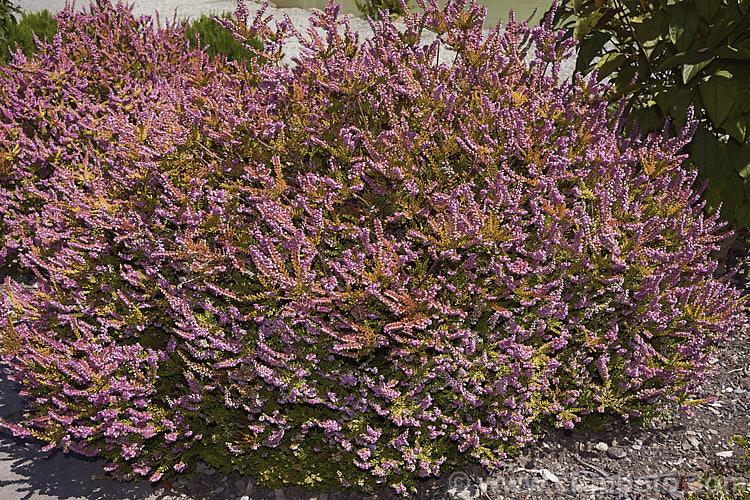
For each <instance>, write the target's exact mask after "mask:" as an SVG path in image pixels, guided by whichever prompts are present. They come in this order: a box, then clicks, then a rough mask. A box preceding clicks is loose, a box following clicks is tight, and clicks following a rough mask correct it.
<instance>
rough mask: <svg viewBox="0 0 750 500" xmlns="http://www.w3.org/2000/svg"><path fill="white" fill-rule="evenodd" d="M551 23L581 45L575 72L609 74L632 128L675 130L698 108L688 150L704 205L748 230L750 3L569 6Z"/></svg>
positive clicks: (623, 1) (614, 1)
mask: <svg viewBox="0 0 750 500" xmlns="http://www.w3.org/2000/svg"><path fill="white" fill-rule="evenodd" d="M557 18H558V20H557V23H556V24H557V26H560V27H563V28H568V30H569V32H572V34H573V36H574V38H575V39H576V40H578V41H579V42H580V45H579V47H580V48H579V50H578V56H577V62H576V68H577V70H578V71H582V72H584V73H587V72H589V71H591V70H593V69H595V68H596V69H597V70H598V78H599V80H602V79H604V78H609V81H610V82H611V83H612V86H613V92H612V93H611V94H610V95H609V99H610V100H611V101H612V102H616V101H618V100H619V99H621V98H624V100H625V102H624V105H625V112H626V113H627V114H629V121H630V124H631V125H632V124H633V123H634V122H636V121H637V122H638V125H639V128H640V130H641V131H642V132H643V133H648V132H651V131H659V130H661V128H662V127H663V125H664V122H665V121H666V120H669V121H670V123H671V129H670V130H671V131H672V132H674V131H675V130H679V129H680V128H681V127H683V126H684V125H685V123H686V118H685V116H686V110H687V109H688V108H689V107H690V106H693V107H694V108H695V110H696V114H697V116H696V117H697V119H698V121H699V125H698V130H697V132H696V134H695V136H694V138H693V140H692V142H691V143H690V145H689V147H688V151H689V153H690V160H691V162H692V163H693V164H694V165H695V167H697V169H698V171H699V173H700V177H699V179H700V180H704V179H707V180H708V181H709V182H708V187H707V189H706V192H705V198H706V201H707V209H708V210H709V213H711V212H712V211H714V210H715V209H716V208H717V207H718V206H719V205H720V204H723V205H722V210H721V214H722V218H723V219H725V220H727V221H730V222H731V223H733V224H734V225H735V226H736V228H737V229H746V228H748V226H750V1H748V0H681V1H679V2H662V1H654V0H646V1H642V0H604V1H602V0H575V1H573V2H567V3H566V4H564V5H563V7H562V8H560V9H559V10H558V11H557ZM597 56H600V58H599V59H597Z"/></svg>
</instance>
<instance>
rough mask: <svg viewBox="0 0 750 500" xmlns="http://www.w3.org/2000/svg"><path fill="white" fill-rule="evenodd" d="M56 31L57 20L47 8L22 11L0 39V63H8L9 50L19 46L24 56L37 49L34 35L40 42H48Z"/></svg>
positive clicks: (11, 50) (9, 57) (31, 53)
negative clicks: (18, 19)
mask: <svg viewBox="0 0 750 500" xmlns="http://www.w3.org/2000/svg"><path fill="white" fill-rule="evenodd" d="M55 33H57V21H55V19H54V18H53V17H52V14H50V13H49V11H48V10H46V9H45V10H43V11H41V12H23V13H22V14H21V19H20V21H19V22H18V23H15V24H13V25H11V26H10V29H8V31H7V37H6V39H5V41H3V40H0V64H8V63H9V62H10V60H11V52H13V51H15V50H16V47H18V48H20V49H21V51H22V52H23V53H24V54H25V55H26V56H31V55H33V54H36V53H37V52H38V50H39V47H38V46H37V43H36V41H35V40H34V35H36V36H37V38H38V39H39V40H40V41H42V42H50V41H52V38H53V37H54V36H55Z"/></svg>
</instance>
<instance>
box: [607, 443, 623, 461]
mask: <svg viewBox="0 0 750 500" xmlns="http://www.w3.org/2000/svg"><path fill="white" fill-rule="evenodd" d="M607 456H609V458H614V459H615V460H620V459H622V458H625V457H626V456H628V452H627V451H625V450H624V449H623V448H620V447H619V446H612V447H611V448H609V449H608V450H607Z"/></svg>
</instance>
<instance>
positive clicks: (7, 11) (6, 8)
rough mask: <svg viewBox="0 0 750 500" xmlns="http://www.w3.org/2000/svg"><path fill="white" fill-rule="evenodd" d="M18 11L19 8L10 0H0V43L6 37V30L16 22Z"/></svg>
mask: <svg viewBox="0 0 750 500" xmlns="http://www.w3.org/2000/svg"><path fill="white" fill-rule="evenodd" d="M19 12H20V10H19V8H18V7H17V6H16V5H15V4H13V3H11V1H10V0H0V43H2V42H4V41H5V40H6V39H7V37H8V31H9V30H10V29H11V27H12V26H13V25H14V24H16V22H17V20H16V14H18V13H19Z"/></svg>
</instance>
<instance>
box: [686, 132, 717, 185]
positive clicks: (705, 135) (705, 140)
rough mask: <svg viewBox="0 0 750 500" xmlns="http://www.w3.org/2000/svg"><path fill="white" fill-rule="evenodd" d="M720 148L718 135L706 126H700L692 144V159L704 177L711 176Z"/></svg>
mask: <svg viewBox="0 0 750 500" xmlns="http://www.w3.org/2000/svg"><path fill="white" fill-rule="evenodd" d="M718 149H719V142H718V140H717V139H716V136H715V135H714V134H713V133H711V132H710V131H708V130H706V128H705V127H704V126H700V127H699V128H698V130H697V131H696V132H695V135H694V136H693V141H692V143H691V145H690V159H691V160H693V163H695V165H696V166H697V167H698V172H700V174H701V176H702V177H704V178H706V177H711V175H710V173H711V168H712V167H713V165H714V164H715V163H716V157H717V155H718Z"/></svg>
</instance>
